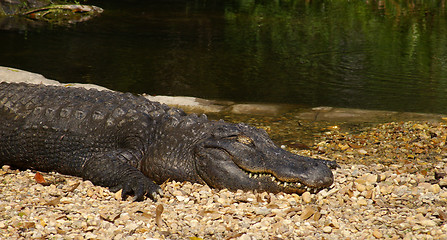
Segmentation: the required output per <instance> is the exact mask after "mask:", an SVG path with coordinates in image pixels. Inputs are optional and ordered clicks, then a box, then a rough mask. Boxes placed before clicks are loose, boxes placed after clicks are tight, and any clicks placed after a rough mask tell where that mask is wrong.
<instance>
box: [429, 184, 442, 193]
mask: <svg viewBox="0 0 447 240" xmlns="http://www.w3.org/2000/svg"><path fill="white" fill-rule="evenodd" d="M440 191H441V187H440V186H439V185H438V184H433V185H431V192H432V193H434V194H437V193H439V192H440Z"/></svg>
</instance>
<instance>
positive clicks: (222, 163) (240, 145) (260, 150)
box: [194, 122, 338, 193]
mask: <svg viewBox="0 0 447 240" xmlns="http://www.w3.org/2000/svg"><path fill="white" fill-rule="evenodd" d="M220 123H221V124H217V125H216V126H215V128H214V129H213V130H211V133H210V134H209V135H208V136H207V137H206V138H205V139H204V140H202V141H201V142H200V143H199V144H198V145H197V146H196V148H195V151H194V154H195V167H196V171H197V173H198V175H199V176H200V178H201V179H202V180H203V181H205V182H206V183H207V184H208V185H209V186H211V187H214V188H228V189H230V190H237V189H242V190H258V191H267V192H287V193H302V192H304V191H306V190H310V191H318V190H319V189H321V188H325V187H329V186H330V185H331V184H332V183H333V181H334V177H333V174H332V171H331V169H330V168H335V167H336V166H338V165H337V164H336V163H335V162H332V161H326V160H321V159H313V158H309V157H304V156H299V155H295V154H292V153H290V152H288V151H286V150H283V149H281V148H279V147H277V146H276V145H275V144H274V143H273V141H272V140H271V139H270V138H269V136H268V135H267V133H266V132H265V131H264V130H262V129H258V128H255V127H251V126H248V125H246V124H229V123H223V122H220Z"/></svg>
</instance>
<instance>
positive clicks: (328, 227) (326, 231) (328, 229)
mask: <svg viewBox="0 0 447 240" xmlns="http://www.w3.org/2000/svg"><path fill="white" fill-rule="evenodd" d="M323 232H324V233H331V232H332V228H331V227H330V226H325V227H324V228H323Z"/></svg>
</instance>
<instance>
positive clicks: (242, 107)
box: [0, 66, 447, 122]
mask: <svg viewBox="0 0 447 240" xmlns="http://www.w3.org/2000/svg"><path fill="white" fill-rule="evenodd" d="M0 82H25V83H32V84H44V85H55V86H64V87H83V88H87V89H97V90H100V91H113V90H111V89H108V88H105V87H102V86H99V85H95V84H83V83H61V82H59V81H56V80H52V79H48V78H46V77H45V76H43V75H41V74H38V73H32V72H28V71H25V70H20V69H16V68H11V67H4V66H0ZM142 95H143V96H144V97H146V98H147V99H149V100H151V101H156V102H160V103H164V104H166V105H168V106H171V107H177V108H182V109H183V110H185V111H187V112H194V113H205V114H245V115H267V116H271V115H280V114H283V113H286V112H290V111H293V112H294V113H296V114H295V116H296V118H298V119H302V120H313V121H345V122H390V121H409V120H424V121H441V120H445V119H447V115H445V114H432V113H413V112H397V111H385V110H368V109H353V108H336V107H328V106H320V107H314V108H303V107H301V106H297V105H292V104H269V103H235V102H232V101H219V100H209V99H203V98H198V97H190V96H152V95H148V94H142Z"/></svg>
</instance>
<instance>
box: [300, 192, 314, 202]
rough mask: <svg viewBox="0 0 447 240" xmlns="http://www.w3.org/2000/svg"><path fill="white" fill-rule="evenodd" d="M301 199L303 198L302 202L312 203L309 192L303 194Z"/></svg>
mask: <svg viewBox="0 0 447 240" xmlns="http://www.w3.org/2000/svg"><path fill="white" fill-rule="evenodd" d="M301 197H302V198H303V201H304V202H305V203H310V201H312V197H311V195H310V192H304V193H303V195H302V196H301Z"/></svg>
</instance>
